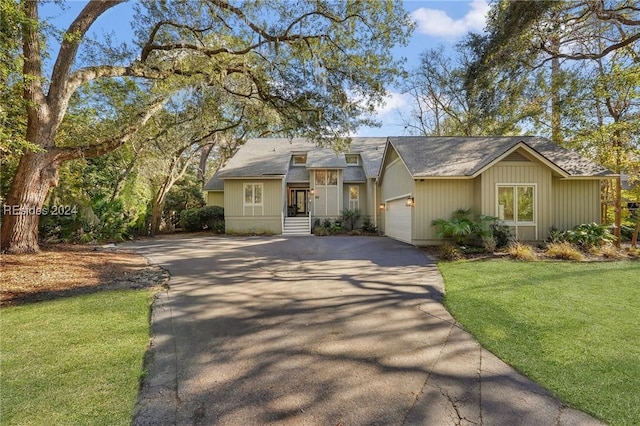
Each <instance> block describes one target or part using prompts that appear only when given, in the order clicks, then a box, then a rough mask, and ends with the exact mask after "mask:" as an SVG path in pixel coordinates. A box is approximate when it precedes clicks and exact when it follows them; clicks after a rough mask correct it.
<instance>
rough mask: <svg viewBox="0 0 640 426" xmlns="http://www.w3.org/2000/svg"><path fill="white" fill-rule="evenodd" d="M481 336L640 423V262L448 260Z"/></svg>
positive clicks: (546, 377)
mask: <svg viewBox="0 0 640 426" xmlns="http://www.w3.org/2000/svg"><path fill="white" fill-rule="evenodd" d="M439 267H440V270H441V272H442V274H443V276H444V279H445V283H446V299H445V301H446V306H447V308H448V309H449V310H450V312H451V313H452V314H453V316H454V317H455V318H456V319H457V320H458V321H459V322H460V323H461V324H463V326H464V327H465V328H466V329H467V330H469V331H470V332H471V333H472V334H473V335H474V336H476V338H477V339H478V341H479V342H480V343H481V344H482V345H483V346H484V347H485V348H487V349H488V350H490V351H491V352H493V353H494V354H496V355H497V356H498V357H500V358H501V359H503V360H504V361H506V362H507V363H508V364H510V365H512V366H514V367H515V368H516V369H517V370H519V371H521V372H522V373H524V374H525V375H527V376H528V377H530V378H532V379H533V380H534V381H536V382H538V383H539V384H541V385H542V386H544V387H545V388H547V389H549V390H550V391H551V392H552V393H554V394H555V395H557V396H558V397H560V398H561V399H562V400H564V401H565V402H567V403H568V404H569V405H571V406H573V407H575V408H578V409H580V410H583V411H585V412H587V413H590V414H592V415H594V416H595V417H597V418H600V419H602V420H604V421H606V422H607V423H609V424H612V425H638V424H640V392H639V391H638V390H639V389H640V345H639V344H638V336H640V315H639V314H638V307H639V306H640V279H639V278H638V277H640V263H639V262H637V261H625V262H584V263H573V262H571V263H567V262H553V261H551V262H517V261H512V260H506V259H503V260H488V261H475V262H471V261H467V262H453V263H446V262H441V263H439Z"/></svg>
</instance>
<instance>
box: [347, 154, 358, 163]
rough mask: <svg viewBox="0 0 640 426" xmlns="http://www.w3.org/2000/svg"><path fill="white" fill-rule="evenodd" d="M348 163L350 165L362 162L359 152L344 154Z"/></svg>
mask: <svg viewBox="0 0 640 426" xmlns="http://www.w3.org/2000/svg"><path fill="white" fill-rule="evenodd" d="M344 159H345V161H346V162H347V165H349V166H357V165H358V164H360V157H358V155H357V154H347V155H345V156H344Z"/></svg>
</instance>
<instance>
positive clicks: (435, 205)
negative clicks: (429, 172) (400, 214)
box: [413, 179, 475, 245]
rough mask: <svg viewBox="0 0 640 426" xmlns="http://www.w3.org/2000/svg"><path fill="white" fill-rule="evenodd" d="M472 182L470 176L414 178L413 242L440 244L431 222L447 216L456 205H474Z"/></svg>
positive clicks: (467, 206)
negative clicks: (462, 177)
mask: <svg viewBox="0 0 640 426" xmlns="http://www.w3.org/2000/svg"><path fill="white" fill-rule="evenodd" d="M474 187H475V182H474V180H472V179H425V180H423V181H420V180H418V181H417V182H416V195H415V199H416V205H415V207H414V209H415V212H414V216H413V221H414V231H413V234H414V235H413V243H414V244H415V245H432V244H440V243H441V242H442V240H440V239H439V238H438V237H437V236H436V234H437V232H438V230H437V228H436V227H435V226H432V225H431V222H432V221H433V220H435V219H450V218H451V213H453V212H454V211H455V210H457V209H473V207H474V206H473V200H474Z"/></svg>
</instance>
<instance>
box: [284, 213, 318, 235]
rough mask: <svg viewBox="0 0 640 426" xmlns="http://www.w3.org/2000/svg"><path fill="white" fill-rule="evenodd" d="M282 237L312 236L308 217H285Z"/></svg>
mask: <svg viewBox="0 0 640 426" xmlns="http://www.w3.org/2000/svg"><path fill="white" fill-rule="evenodd" d="M282 235H311V227H310V226H309V218H308V217H285V218H284V229H283V230H282Z"/></svg>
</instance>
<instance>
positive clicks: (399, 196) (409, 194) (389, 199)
mask: <svg viewBox="0 0 640 426" xmlns="http://www.w3.org/2000/svg"><path fill="white" fill-rule="evenodd" d="M408 197H411V193H410V192H409V193H407V194H404V195H398V196H397V197H391V198H385V200H384V202H385V203H388V202H389V201H395V200H399V199H401V198H408Z"/></svg>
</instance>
